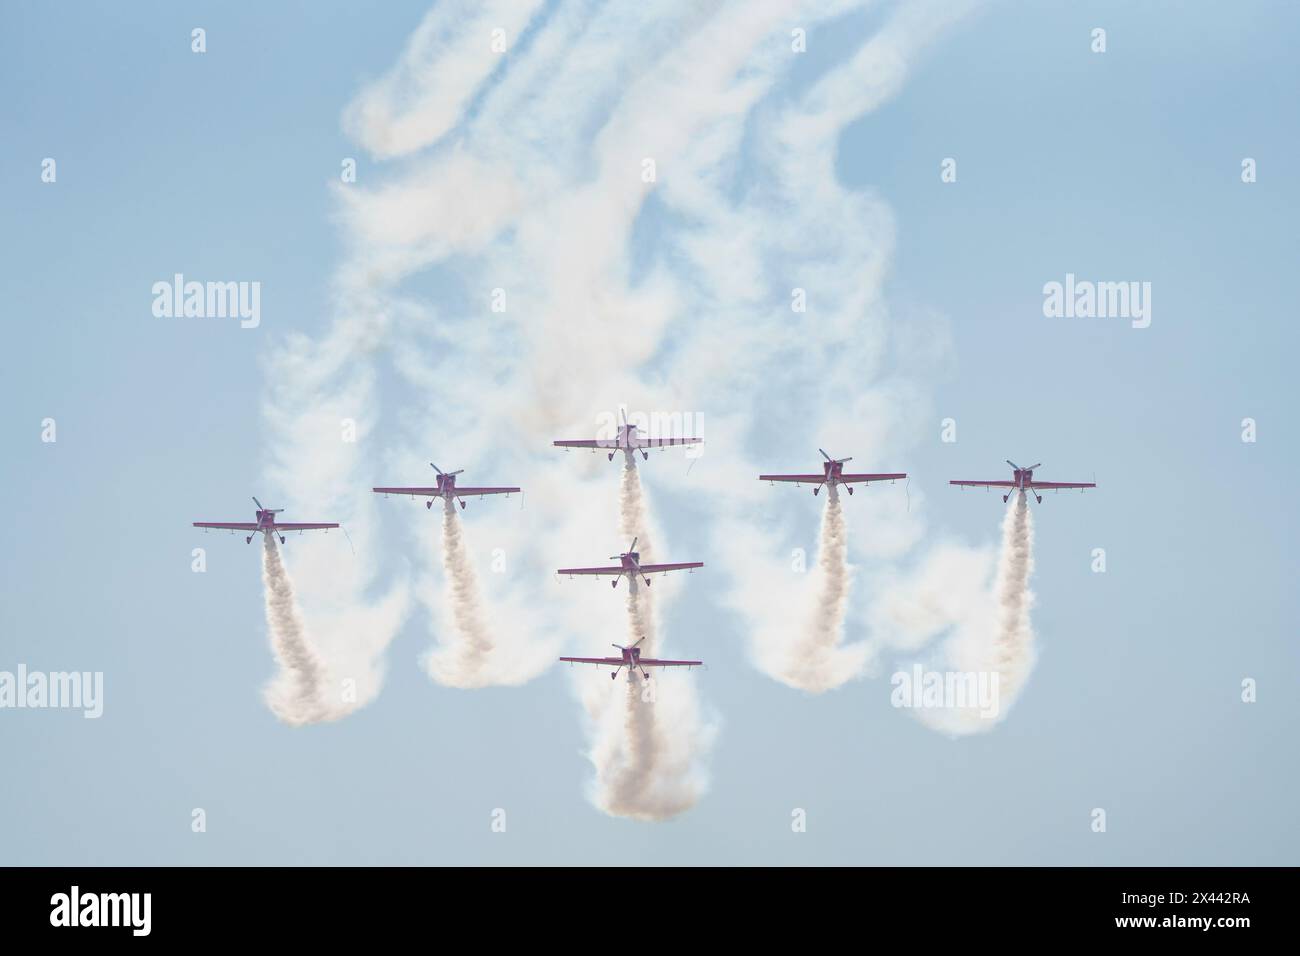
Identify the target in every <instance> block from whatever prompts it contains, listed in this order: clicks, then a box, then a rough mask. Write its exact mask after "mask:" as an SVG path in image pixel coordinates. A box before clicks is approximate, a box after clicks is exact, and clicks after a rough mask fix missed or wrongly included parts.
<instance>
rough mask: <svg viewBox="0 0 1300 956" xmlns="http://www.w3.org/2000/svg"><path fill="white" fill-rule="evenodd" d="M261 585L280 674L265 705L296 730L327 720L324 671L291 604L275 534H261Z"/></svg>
mask: <svg viewBox="0 0 1300 956" xmlns="http://www.w3.org/2000/svg"><path fill="white" fill-rule="evenodd" d="M263 537H264V538H265V540H266V546H265V548H263V550H262V583H263V584H264V585H265V588H266V623H267V627H268V628H270V632H271V649H272V650H273V651H274V652H275V659H276V661H277V662H278V663H279V665H280V672H279V673H278V674H277V675H276V676H275V678H274V679H272V681H271V682H270V683H269V684H268V685H267V686H266V689H265V690H264V692H263V694H264V696H265V698H266V704H267V706H268V707H270V708H271V712H272V713H274V714H275V716H276V717H278V718H280V720H282V721H284V722H285V723H286V724H290V725H292V726H295V727H299V726H302V725H303V724H312V723H317V722H319V721H322V720H326V719H328V718H329V716H330V715H329V713H328V708H326V707H325V705H324V704H323V703H322V696H323V689H324V686H325V671H324V667H323V666H322V665H321V662H320V659H319V658H318V657H317V656H316V653H315V651H313V650H312V648H311V645H310V643H309V642H308V640H307V635H306V632H305V630H304V628H303V623H302V617H301V615H300V614H299V613H298V606H297V603H296V602H295V601H294V596H293V584H292V582H290V580H289V574H288V572H287V571H286V570H285V568H284V563H283V562H282V561H281V560H280V550H279V548H278V547H277V546H276V543H275V536H274V535H270V534H268V535H263Z"/></svg>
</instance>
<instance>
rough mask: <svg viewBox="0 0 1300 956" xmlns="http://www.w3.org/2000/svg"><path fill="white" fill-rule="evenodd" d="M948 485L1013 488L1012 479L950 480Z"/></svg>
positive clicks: (1014, 484)
mask: <svg viewBox="0 0 1300 956" xmlns="http://www.w3.org/2000/svg"><path fill="white" fill-rule="evenodd" d="M948 484H950V485H972V486H974V487H976V488H1014V487H1015V486H1016V483H1015V482H1014V481H950V482H948Z"/></svg>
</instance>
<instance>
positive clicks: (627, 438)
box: [552, 408, 704, 461]
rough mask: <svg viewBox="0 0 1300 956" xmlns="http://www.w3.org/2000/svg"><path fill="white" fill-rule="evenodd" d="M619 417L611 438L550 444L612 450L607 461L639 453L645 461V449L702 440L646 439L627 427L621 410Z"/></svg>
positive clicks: (700, 439)
mask: <svg viewBox="0 0 1300 956" xmlns="http://www.w3.org/2000/svg"><path fill="white" fill-rule="evenodd" d="M618 414H619V417H620V418H621V419H622V420H623V424H621V425H619V426H618V433H617V434H616V435H615V436H614V437H613V438H578V439H573V440H562V441H556V442H552V444H553V445H556V446H558V447H560V448H612V449H614V451H611V452H610V453H609V460H610V461H613V460H614V453H615V452H617V451H626V452H633V451H639V452H641V457H642V458H644V459H646V460H647V461H648V460H649V458H650V452H648V451H646V449H647V448H667V447H668V446H670V445H702V444H704V439H703V438H646V437H645V436H644V435H643V434H642V433H641V429H639V428H637V427H636V426H635V425H629V424H628V421H627V416H626V415H624V414H623V409H621V408H620V409H619V410H618Z"/></svg>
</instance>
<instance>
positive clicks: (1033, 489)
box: [948, 458, 1097, 505]
mask: <svg viewBox="0 0 1300 956" xmlns="http://www.w3.org/2000/svg"><path fill="white" fill-rule="evenodd" d="M1007 464H1008V465H1010V466H1011V469H1012V479H1011V481H950V482H948V484H950V485H970V486H972V487H975V488H1010V489H1012V490H1013V491H1028V492H1029V493H1030V494H1032V495H1033V496H1034V497H1035V498H1037V499H1038V503H1039V504H1040V505H1041V504H1042V503H1043V496H1042V495H1040V494H1039V493H1038V489H1039V488H1047V489H1061V488H1096V487H1097V484H1096V482H1092V481H1035V480H1034V469H1035V468H1041V467H1042V465H1043V463H1042V462H1041V461H1040V462H1039V463H1038V464H1036V465H1030V466H1029V467H1028V468H1021V467H1020V466H1019V465H1017V464H1016V463H1015V462H1014V461H1012V460H1011V459H1010V458H1008V459H1007ZM1010 497H1011V491H1008V492H1007V493H1006V494H1005V495H1003V496H1002V500H1003V501H1006V500H1008V499H1009V498H1010Z"/></svg>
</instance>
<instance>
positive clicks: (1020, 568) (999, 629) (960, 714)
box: [918, 491, 1036, 735]
mask: <svg viewBox="0 0 1300 956" xmlns="http://www.w3.org/2000/svg"><path fill="white" fill-rule="evenodd" d="M1033 544H1034V529H1033V521H1032V519H1031V517H1030V514H1029V506H1028V504H1027V502H1026V499H1025V493H1024V492H1023V491H1022V492H1020V493H1019V494H1017V495H1016V497H1015V499H1014V500H1013V501H1012V502H1011V503H1010V504H1009V505H1008V506H1007V511H1006V514H1005V516H1004V517H1003V519H1002V548H1001V551H1000V553H999V555H998V566H997V576H996V578H995V580H994V585H993V595H992V597H993V600H992V612H993V613H992V617H993V620H992V621H991V622H988V623H985V624H982V625H980V624H975V625H973V626H967V627H965V628H963V629H961V630H959V631H958V632H957V633H956V634H955V635H954V636H953V637H952V638H950V639H949V641H948V642H947V643H946V644H945V646H944V649H943V655H942V656H943V659H944V667H945V668H947V670H948V672H949V673H956V674H961V675H966V676H968V677H969V679H970V680H971V681H972V683H971V684H969V685H968V686H971V687H974V686H976V684H975V683H973V682H974V681H983V682H985V684H986V685H987V686H990V687H995V688H996V690H995V695H996V697H995V705H994V706H993V707H991V708H990V707H987V706H985V705H983V704H979V703H975V702H972V701H969V700H967V701H965V702H962V703H960V704H959V705H956V706H953V705H952V702H948V704H949V705H948V706H944V707H941V708H923V709H920V710H918V714H919V715H920V717H921V719H922V721H923V722H925V723H926V724H928V725H929V726H931V727H934V728H935V729H937V730H942V731H944V732H946V733H950V734H955V735H965V734H974V733H980V732H983V731H988V730H991V729H993V727H994V726H996V725H997V724H998V723H1000V722H1001V721H1002V720H1004V719H1005V718H1006V716H1007V714H1008V712H1009V711H1010V710H1011V706H1012V704H1014V703H1015V701H1016V699H1017V698H1018V697H1019V696H1020V691H1021V690H1022V689H1023V688H1024V685H1025V682H1026V680H1028V678H1029V673H1030V671H1032V670H1033V667H1034V660H1035V656H1036V653H1035V648H1034V632H1033V628H1032V626H1031V625H1030V620H1029V610H1030V608H1031V607H1032V606H1033V600H1034V595H1033V592H1032V591H1030V590H1029V576H1030V574H1031V573H1032V572H1033V569H1034V555H1033Z"/></svg>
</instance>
